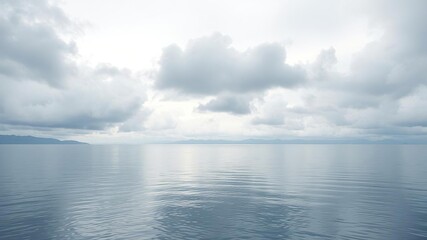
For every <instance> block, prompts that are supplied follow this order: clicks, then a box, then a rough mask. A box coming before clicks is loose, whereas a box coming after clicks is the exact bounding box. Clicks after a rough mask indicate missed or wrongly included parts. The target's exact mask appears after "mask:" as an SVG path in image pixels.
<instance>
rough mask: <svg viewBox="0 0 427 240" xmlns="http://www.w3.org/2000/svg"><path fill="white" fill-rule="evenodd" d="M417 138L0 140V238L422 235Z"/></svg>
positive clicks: (423, 188) (424, 208)
mask: <svg viewBox="0 0 427 240" xmlns="http://www.w3.org/2000/svg"><path fill="white" fill-rule="evenodd" d="M426 156H427V148H426V146H423V145H416V146H411V145H402V146H398V145H378V146H374V145H145V146H86V145H83V146H78V145H64V146H61V145H38V146H36V145H33V146H31V145H3V146H0V239H94V238H96V239H149V238H157V239H191V238H199V239H200V238H203V239H209V238H211V239H231V238H250V239H424V238H426V237H427V158H426Z"/></svg>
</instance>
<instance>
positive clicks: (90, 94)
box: [0, 0, 427, 143]
mask: <svg viewBox="0 0 427 240" xmlns="http://www.w3.org/2000/svg"><path fill="white" fill-rule="evenodd" d="M426 9H427V1H423V0H409V1H385V0H378V1H367V0H366V1H357V2H355V1H349V0H346V1H345V0H342V1H340V0H327V1H322V2H319V1H314V0H311V1H309V0H303V1H278V0H267V1H252V0H251V1H222V0H221V1H210V0H209V1H196V0H186V1H180V2H179V3H178V2H176V1H170V0H169V1H166V0H161V1H136V0H122V1H116V0H112V1H100V0H94V1H83V0H62V1H49V0H31V1H30V0H0V135H11V134H13V135H33V136H39V137H53V138H58V139H73V140H78V141H83V142H89V143H145V142H164V141H177V140H186V139H225V140H242V139H284V140H286V139H305V140H310V139H324V140H331V139H333V140H337V139H338V140H342V141H346V140H349V139H359V140H367V141H375V140H402V141H414V142H427V111H426V110H425V109H426V107H427V46H426V44H425V43H426V42H427V15H426V14H425V10H426Z"/></svg>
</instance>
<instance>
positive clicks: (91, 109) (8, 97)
mask: <svg viewBox="0 0 427 240" xmlns="http://www.w3.org/2000/svg"><path fill="white" fill-rule="evenodd" d="M108 68H110V69H108ZM111 68H112V67H106V66H100V67H98V68H96V69H95V70H93V69H90V68H89V69H86V70H85V71H82V72H81V73H80V74H79V78H78V79H74V81H73V84H72V86H68V87H67V88H66V89H62V88H61V89H57V88H51V87H50V86H49V85H45V84H42V83H38V82H30V81H18V82H17V81H13V80H4V81H3V82H2V88H1V89H0V93H1V97H0V100H1V103H0V119H1V122H2V123H5V124H11V125H25V126H33V127H52V128H75V129H96V130H101V129H104V128H107V127H111V126H113V125H114V124H118V123H121V122H124V121H126V120H127V119H129V118H131V117H132V116H133V115H134V114H136V113H137V112H138V111H139V109H140V107H141V104H142V102H143V100H144V99H145V97H144V95H143V94H141V93H140V92H139V91H135V88H138V87H139V88H141V90H142V89H143V87H142V86H141V84H140V83H139V81H138V79H136V78H134V77H132V76H131V75H129V74H128V73H127V72H126V71H121V72H120V75H119V74H118V73H116V74H115V75H112V76H111V75H109V76H108V77H106V76H105V72H104V71H110V70H111ZM113 69H114V68H113ZM114 71H118V70H117V69H115V70H114ZM101 73H102V74H101Z"/></svg>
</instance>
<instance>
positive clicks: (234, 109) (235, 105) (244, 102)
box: [197, 95, 251, 115]
mask: <svg viewBox="0 0 427 240" xmlns="http://www.w3.org/2000/svg"><path fill="white" fill-rule="evenodd" d="M250 100H251V96H240V95H239V96H238V95H234V96H232V95H221V96H218V97H216V98H215V99H212V100H210V101H209V102H207V103H205V104H200V105H199V106H198V108H197V109H198V110H200V111H210V112H226V113H232V114H237V115H239V114H249V113H250V112H251V109H250V106H249V102H250Z"/></svg>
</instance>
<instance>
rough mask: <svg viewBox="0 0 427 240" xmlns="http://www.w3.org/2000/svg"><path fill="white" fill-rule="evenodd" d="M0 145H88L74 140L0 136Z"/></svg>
mask: <svg viewBox="0 0 427 240" xmlns="http://www.w3.org/2000/svg"><path fill="white" fill-rule="evenodd" d="M0 144H88V143H84V142H78V141H74V140H58V139H55V138H40V137H33V136H16V135H0Z"/></svg>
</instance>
